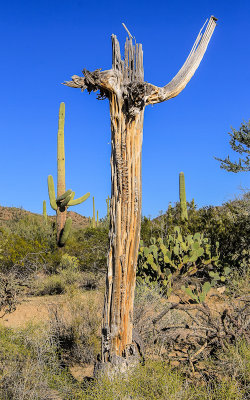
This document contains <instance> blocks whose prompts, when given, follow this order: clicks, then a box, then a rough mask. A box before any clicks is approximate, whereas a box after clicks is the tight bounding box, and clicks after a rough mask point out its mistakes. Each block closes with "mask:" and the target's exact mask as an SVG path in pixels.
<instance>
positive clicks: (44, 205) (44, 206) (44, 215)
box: [43, 200, 47, 224]
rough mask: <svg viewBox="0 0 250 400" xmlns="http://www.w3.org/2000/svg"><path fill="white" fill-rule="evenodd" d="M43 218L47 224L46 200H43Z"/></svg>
mask: <svg viewBox="0 0 250 400" xmlns="http://www.w3.org/2000/svg"><path fill="white" fill-rule="evenodd" d="M43 219H44V222H45V224H47V211H46V200H43Z"/></svg>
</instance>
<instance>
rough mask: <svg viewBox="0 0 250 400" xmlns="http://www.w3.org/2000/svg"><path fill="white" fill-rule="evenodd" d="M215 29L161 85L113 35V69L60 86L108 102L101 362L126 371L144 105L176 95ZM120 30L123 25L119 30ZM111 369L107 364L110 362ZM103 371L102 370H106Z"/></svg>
mask: <svg viewBox="0 0 250 400" xmlns="http://www.w3.org/2000/svg"><path fill="white" fill-rule="evenodd" d="M215 26H216V18H214V17H213V16H212V17H211V18H210V19H209V21H208V23H207V26H206V29H205V32H203V29H202V30H201V31H200V32H199V35H198V37H197V39H196V41H195V43H194V46H193V48H192V50H191V52H190V54H189V56H188V58H187V60H186V62H185V63H184V65H183V67H182V68H181V69H180V71H179V72H178V73H177V75H176V76H175V77H174V78H173V79H172V80H171V82H169V83H168V84H167V85H166V86H163V87H157V86H155V85H152V84H151V83H148V82H145V81H144V70H143V52H142V45H141V44H138V43H135V42H134V40H133V37H132V36H131V34H130V33H129V31H128V30H127V28H126V30H127V32H128V35H129V38H127V39H126V43H125V55H124V60H123V59H122V58H121V53H120V45H119V42H118V40H117V37H116V36H115V35H112V68H111V69H110V70H107V71H101V69H97V70H95V71H93V72H90V71H88V70H86V69H84V70H83V74H84V76H83V77H79V76H77V75H74V76H72V80H71V81H68V82H65V83H64V84H65V85H67V86H69V87H73V88H80V89H81V90H82V91H84V90H85V89H87V91H88V92H91V91H94V92H95V91H97V90H99V91H100V92H99V95H98V99H104V98H107V99H108V100H109V105H110V119H111V204H110V232H109V241H110V242H109V253H108V261H107V263H108V271H107V280H106V294H105V300H104V312H103V326H102V354H101V361H102V364H105V363H106V364H107V363H108V362H109V363H111V364H113V365H114V364H115V365H117V364H118V365H120V366H122V365H124V366H125V367H126V366H127V365H128V364H129V363H130V362H132V363H133V362H134V361H133V360H134V359H135V357H133V356H134V355H135V353H136V346H135V345H134V344H133V338H132V326H133V302H134V289H135V281H136V265H137V256H138V248H139V240H140V227H141V150H142V134H143V116H144V110H145V107H146V106H147V105H149V104H156V103H161V102H163V101H166V100H169V99H172V98H173V97H175V96H177V95H178V94H179V93H180V92H181V91H182V90H183V89H184V88H185V86H186V85H187V83H188V82H189V81H190V79H191V78H192V76H193V75H194V73H195V71H196V69H197V68H198V66H199V64H200V62H201V60H202V58H203V55H204V53H205V51H206V49H207V46H208V43H209V41H210V39H211V36H212V34H213V31H214V28H215ZM124 27H125V26H124ZM109 365H110V364H109ZM105 368H106V367H105Z"/></svg>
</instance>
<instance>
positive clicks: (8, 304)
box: [0, 273, 20, 318]
mask: <svg viewBox="0 0 250 400" xmlns="http://www.w3.org/2000/svg"><path fill="white" fill-rule="evenodd" d="M19 291H20V289H19V282H18V280H17V279H16V277H15V276H14V275H12V274H8V275H4V274H1V273H0V318H3V317H4V316H5V315H6V314H9V313H11V312H13V311H15V309H16V305H17V303H18V294H19Z"/></svg>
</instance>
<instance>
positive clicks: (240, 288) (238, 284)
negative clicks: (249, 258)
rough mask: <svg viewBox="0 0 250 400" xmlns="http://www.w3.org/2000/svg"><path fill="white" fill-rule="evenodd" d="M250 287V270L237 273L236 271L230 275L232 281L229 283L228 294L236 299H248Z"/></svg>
mask: <svg viewBox="0 0 250 400" xmlns="http://www.w3.org/2000/svg"><path fill="white" fill-rule="evenodd" d="M249 286H250V270H249V268H248V269H247V270H246V271H237V270H234V271H233V273H232V274H231V275H230V279H229V280H228V282H227V287H226V289H227V291H226V293H227V294H228V295H230V296H232V297H234V298H237V297H241V296H243V298H244V297H245V298H247V296H248V295H249Z"/></svg>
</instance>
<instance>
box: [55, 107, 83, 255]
mask: <svg viewBox="0 0 250 400" xmlns="http://www.w3.org/2000/svg"><path fill="white" fill-rule="evenodd" d="M64 121H65V104H64V103H61V104H60V109H59V121H58V134H57V198H56V195H55V186H54V181H53V177H52V175H49V176H48V191H49V199H50V205H51V207H52V208H53V210H55V211H56V226H57V244H58V246H59V247H63V246H64V245H65V243H66V241H67V239H68V236H69V233H70V229H71V225H72V220H71V218H68V219H67V220H66V217H67V208H68V207H70V206H74V205H77V204H81V203H82V202H83V201H85V200H87V198H88V197H89V196H90V193H86V194H85V195H84V196H82V197H80V198H78V199H75V200H74V196H75V192H72V190H71V189H69V190H67V191H65V190H66V184H65V150H64Z"/></svg>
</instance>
